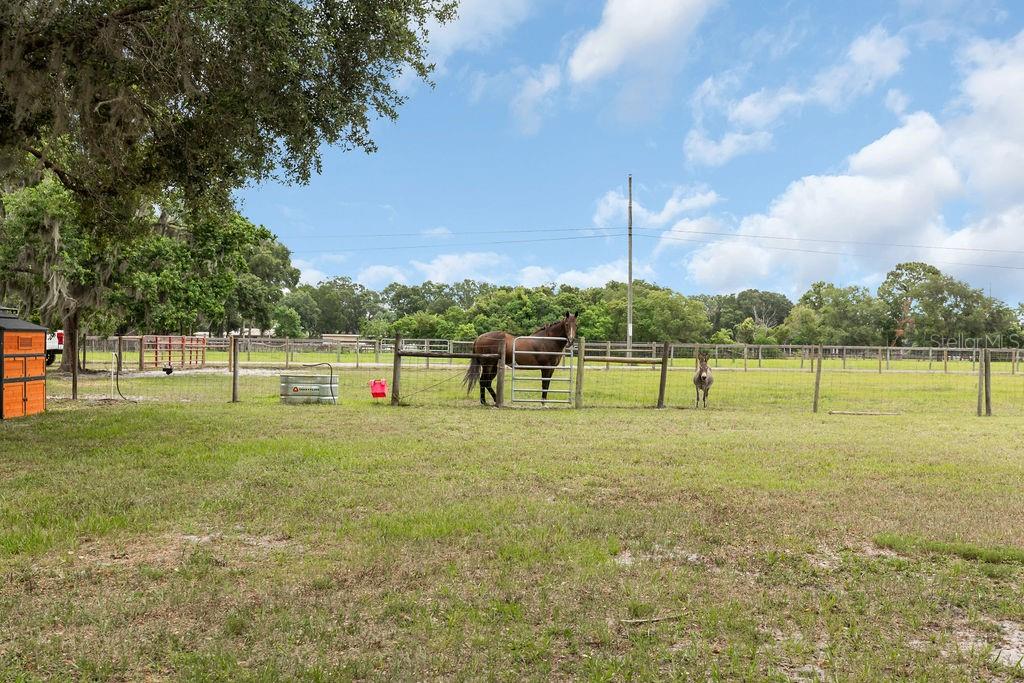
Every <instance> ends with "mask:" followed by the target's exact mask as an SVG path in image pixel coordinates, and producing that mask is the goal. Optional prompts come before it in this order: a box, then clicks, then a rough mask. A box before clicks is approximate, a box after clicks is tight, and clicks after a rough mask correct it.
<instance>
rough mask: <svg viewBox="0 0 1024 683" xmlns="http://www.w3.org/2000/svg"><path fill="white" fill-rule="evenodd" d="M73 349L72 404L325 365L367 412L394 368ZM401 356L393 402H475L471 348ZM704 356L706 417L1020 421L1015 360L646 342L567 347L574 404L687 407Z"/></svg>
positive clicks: (259, 379) (383, 344)
mask: <svg viewBox="0 0 1024 683" xmlns="http://www.w3.org/2000/svg"><path fill="white" fill-rule="evenodd" d="M82 342H83V343H81V344H80V352H79V360H80V361H82V360H84V361H85V362H84V371H83V372H81V373H80V377H79V379H78V383H79V390H80V391H79V393H80V395H81V396H82V397H83V398H93V399H95V398H107V399H110V398H118V399H119V396H120V395H124V396H126V397H128V398H129V399H131V400H147V401H148V400H180V401H228V400H231V399H232V398H234V399H237V400H240V401H251V400H261V401H263V400H265V401H272V400H276V399H277V397H278V377H279V375H280V374H282V372H283V371H285V370H287V371H290V372H292V373H294V372H296V371H300V372H304V371H305V370H304V367H305V366H306V365H311V364H314V363H330V364H331V366H332V368H333V372H334V373H335V374H336V375H337V376H338V377H339V382H340V384H339V392H340V393H341V395H342V397H343V399H344V400H342V401H340V402H341V403H342V404H344V403H345V401H352V402H359V401H368V400H371V398H370V391H369V389H368V387H367V385H368V384H369V383H370V382H371V381H373V380H383V379H387V378H389V377H390V375H391V371H393V364H394V361H395V340H393V339H354V340H323V339H292V340H286V339H274V338H265V337H263V338H261V337H252V338H247V337H236V338H233V339H231V338H229V339H219V338H209V339H207V341H206V363H205V368H188V367H181V365H182V364H181V363H178V364H177V365H175V364H174V363H171V365H172V366H173V367H169V368H163V370H164V371H161V368H150V367H149V366H150V365H153V364H152V363H147V364H146V365H147V367H146V368H144V369H143V370H141V371H140V370H139V369H138V359H139V356H140V354H142V353H144V352H145V351H144V349H145V345H144V344H143V341H142V338H140V337H130V336H124V337H120V338H118V337H111V338H96V337H90V338H86V339H83V340H82ZM402 349H403V350H402V352H401V354H400V355H402V356H404V358H401V364H402V368H403V374H404V375H405V376H404V377H403V378H402V380H401V383H402V385H403V391H402V398H403V399H405V398H406V397H412V401H413V402H414V403H422V404H431V405H453V406H454V405H459V406H471V405H475V404H476V403H477V402H476V401H473V400H472V398H471V397H467V396H466V394H465V391H464V390H463V389H462V388H461V386H460V382H458V381H457V380H458V379H460V378H461V377H462V374H463V373H464V371H465V370H466V368H467V367H468V364H469V362H470V360H471V358H472V357H473V355H474V354H473V353H472V342H469V341H464V340H437V339H407V340H403V341H402ZM69 352H71V350H70V348H69ZM700 352H706V353H708V355H709V365H710V367H711V368H712V370H713V372H714V373H716V377H717V381H716V383H715V385H714V387H713V389H712V391H711V394H710V396H709V407H721V408H731V409H747V408H755V409H761V408H766V409H780V410H800V411H808V412H809V411H812V410H813V409H814V405H815V395H817V404H818V409H819V411H827V412H883V413H886V412H909V413H915V412H920V413H925V412H930V413H949V412H959V413H962V414H976V413H977V400H978V395H979V393H980V395H981V399H982V411H981V412H982V414H988V413H989V412H990V411H991V412H992V413H994V414H997V415H1024V373H1022V372H1021V368H1020V363H1021V360H1022V359H1021V354H1020V351H1019V349H1016V348H998V349H996V348H993V349H987V350H986V349H978V348H973V347H948V348H947V347H893V348H887V347H857V346H840V345H828V344H825V345H820V346H808V345H796V344H782V345H756V344H697V343H678V342H677V343H670V344H664V343H653V344H652V343H647V342H644V343H636V344H634V345H633V348H632V351H631V352H628V351H627V349H626V344H625V343H624V342H620V341H609V340H589V339H588V340H586V342H585V343H583V342H582V341H581V343H579V344H578V346H577V348H576V358H577V363H578V364H579V366H580V367H578V368H577V377H578V378H580V377H582V380H579V379H578V381H577V383H576V385H575V386H574V391H573V394H574V397H576V398H577V400H576V401H575V402H576V403H577V404H578V405H584V404H585V405H586V406H587V407H598V406H609V407H611V406H621V407H631V406H635V407H654V406H655V405H665V406H670V407H671V406H692V405H693V400H692V396H693V386H692V383H691V373H692V371H693V369H694V358H695V357H696V355H697V354H698V353H700ZM666 356H667V358H666ZM147 360H148V359H147ZM166 370H171V371H172V372H170V373H167V372H166ZM659 370H660V372H658V371H659ZM391 381H392V383H393V378H391ZM112 387H113V388H112ZM414 392H415V393H414ZM48 394H49V396H50V397H51V398H52V399H55V400H57V401H60V400H62V399H66V398H70V396H71V394H72V379H71V378H70V377H69V376H68V375H65V374H63V373H60V372H58V371H57V368H56V367H55V366H51V368H50V373H49V383H48Z"/></svg>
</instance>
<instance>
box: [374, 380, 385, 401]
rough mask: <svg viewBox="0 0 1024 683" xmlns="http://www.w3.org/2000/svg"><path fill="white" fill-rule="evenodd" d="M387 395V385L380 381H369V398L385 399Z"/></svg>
mask: <svg viewBox="0 0 1024 683" xmlns="http://www.w3.org/2000/svg"><path fill="white" fill-rule="evenodd" d="M387 395H388V383H387V382H385V381H384V380H382V379H374V380H370V396H373V397H374V398H386V397H387Z"/></svg>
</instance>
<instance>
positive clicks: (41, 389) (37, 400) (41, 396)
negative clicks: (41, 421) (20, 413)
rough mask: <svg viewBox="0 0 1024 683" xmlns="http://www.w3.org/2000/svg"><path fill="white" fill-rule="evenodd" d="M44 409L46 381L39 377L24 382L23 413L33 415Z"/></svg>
mask: <svg viewBox="0 0 1024 683" xmlns="http://www.w3.org/2000/svg"><path fill="white" fill-rule="evenodd" d="M45 410H46V382H45V381H43V380H41V379H39V380H36V381H34V382H25V414H26V415H35V414H36V413H41V412H43V411H45Z"/></svg>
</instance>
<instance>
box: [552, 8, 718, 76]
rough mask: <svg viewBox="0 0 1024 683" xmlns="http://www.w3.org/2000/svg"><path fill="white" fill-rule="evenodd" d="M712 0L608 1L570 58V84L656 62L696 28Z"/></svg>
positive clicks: (676, 46)
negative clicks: (625, 66) (624, 67)
mask: <svg viewBox="0 0 1024 683" xmlns="http://www.w3.org/2000/svg"><path fill="white" fill-rule="evenodd" d="M714 4H715V0H607V2H606V3H605V6H604V11H603V13H602V15H601V23H600V24H599V25H598V26H597V28H595V29H593V30H591V31H589V32H588V33H586V34H585V35H584V36H583V38H582V39H580V42H579V43H578V44H577V45H576V49H575V50H574V51H573V53H572V56H570V57H569V77H570V79H571V80H572V81H573V82H574V83H585V82H591V81H595V80H597V79H600V78H602V77H604V76H607V75H609V74H611V73H613V72H615V71H616V70H618V69H619V68H620V67H621V66H622V65H623V64H625V63H626V62H631V61H640V62H644V63H647V64H651V63H657V62H658V61H659V60H662V59H663V58H664V56H665V55H664V51H665V50H666V49H669V50H672V49H677V48H678V46H679V44H680V43H685V42H686V39H687V38H688V37H689V35H690V34H691V33H693V31H694V30H695V29H696V28H697V26H698V25H699V24H700V23H701V21H702V20H703V19H704V17H705V16H706V15H707V12H708V10H709V9H710V8H711V7H712V6H713V5H714Z"/></svg>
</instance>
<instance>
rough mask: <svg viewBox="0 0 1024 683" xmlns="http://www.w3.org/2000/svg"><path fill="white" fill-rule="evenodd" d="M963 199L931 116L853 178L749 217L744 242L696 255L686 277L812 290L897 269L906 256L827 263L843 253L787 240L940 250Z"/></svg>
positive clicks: (870, 150) (912, 124) (854, 160)
mask: <svg viewBox="0 0 1024 683" xmlns="http://www.w3.org/2000/svg"><path fill="white" fill-rule="evenodd" d="M961 191H962V184H961V181H960V177H959V174H958V173H957V170H956V168H955V167H954V165H953V163H952V161H951V159H950V158H949V156H948V154H947V153H946V143H945V131H944V130H943V129H942V127H941V126H940V125H939V124H938V122H936V121H935V119H934V118H932V117H931V116H930V115H929V114H926V113H923V112H919V113H916V114H912V115H910V116H908V117H906V119H905V120H904V122H903V125H902V126H901V127H899V128H896V129H894V130H893V131H890V132H889V133H888V134H886V135H884V136H882V137H881V138H879V139H878V140H876V141H874V142H873V143H871V144H869V145H867V146H865V147H864V148H863V149H861V150H860V151H858V152H856V153H855V154H853V155H851V156H850V158H849V159H848V161H847V168H846V171H845V172H843V173H840V174H836V175H814V176H805V177H803V178H801V179H799V180H797V181H794V182H793V183H791V184H790V185H789V187H787V188H786V190H785V191H784V192H783V193H782V194H781V195H780V196H779V197H777V198H776V199H775V200H774V201H773V202H772V204H771V206H770V207H769V209H768V211H767V212H766V213H761V214H752V215H749V216H746V217H744V218H743V219H742V220H741V221H740V222H739V226H738V229H737V233H738V236H737V237H734V238H726V239H724V240H721V241H719V242H718V243H716V244H714V245H709V246H707V247H702V248H700V249H698V250H696V251H694V252H693V253H691V255H690V256H689V258H688V259H687V261H686V268H687V271H688V272H689V274H690V276H691V277H692V278H693V279H694V280H695V281H696V282H698V283H699V284H701V285H702V286H708V287H712V288H729V287H730V286H742V285H745V284H749V282H750V279H749V277H750V276H757V277H763V276H765V275H767V274H768V273H777V274H780V275H781V273H778V271H782V272H784V273H785V274H786V277H787V278H788V279H789V280H790V281H791V282H793V283H794V285H795V286H803V285H806V284H807V283H808V282H810V281H812V280H814V279H822V278H834V277H835V275H836V273H837V272H838V268H839V264H840V263H843V262H844V259H847V258H849V259H851V260H853V261H857V262H859V263H861V265H864V264H872V265H873V264H877V263H879V262H886V261H887V262H888V263H889V264H890V265H891V263H892V262H893V261H894V260H896V259H899V258H902V257H905V256H906V252H898V251H893V250H888V249H886V248H878V247H874V248H868V249H867V250H865V249H861V250H859V251H858V250H853V251H855V252H856V255H854V256H850V257H845V256H841V255H837V254H828V253H820V252H834V251H840V250H841V247H839V246H837V245H835V244H827V243H826V244H820V243H819V244H815V243H814V242H807V241H803V242H795V241H790V240H789V239H785V238H803V239H805V240H807V239H811V240H813V239H817V238H827V239H836V240H846V241H869V242H870V241H875V242H892V241H893V235H899V239H900V240H903V241H915V242H921V243H928V242H934V241H935V239H936V238H937V237H941V235H942V234H943V232H942V216H941V209H942V205H943V204H944V203H945V202H946V201H947V200H949V199H951V198H953V197H955V196H957V195H959V194H960V192H961ZM742 235H747V236H748V237H749V236H758V237H760V238H761V239H756V240H751V239H749V238H744V237H742ZM765 237H767V238H768V239H764V238H765ZM771 238H776V239H771ZM778 238H783V239H778ZM808 251H810V252H819V253H806V252H808ZM730 264H731V265H730ZM729 283H732V284H729Z"/></svg>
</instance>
